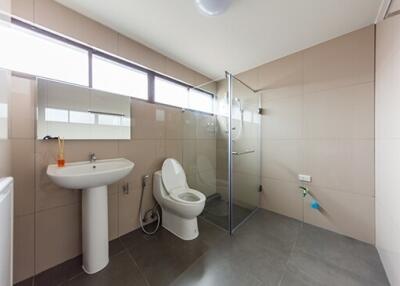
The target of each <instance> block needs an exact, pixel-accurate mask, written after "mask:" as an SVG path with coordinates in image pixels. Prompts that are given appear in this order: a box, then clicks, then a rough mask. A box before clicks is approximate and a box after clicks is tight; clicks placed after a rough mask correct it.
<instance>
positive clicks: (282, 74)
mask: <svg viewBox="0 0 400 286" xmlns="http://www.w3.org/2000/svg"><path fill="white" fill-rule="evenodd" d="M258 69H259V87H258V88H259V89H262V90H266V91H269V90H271V91H272V90H280V89H287V88H293V87H297V86H302V84H303V52H299V53H295V54H292V55H289V56H287V57H284V58H282V59H278V60H276V61H273V62H271V63H267V64H264V65H262V66H259V67H258Z"/></svg>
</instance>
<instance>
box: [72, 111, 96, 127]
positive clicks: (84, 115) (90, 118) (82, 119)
mask: <svg viewBox="0 0 400 286" xmlns="http://www.w3.org/2000/svg"><path fill="white" fill-rule="evenodd" d="M95 119H96V118H95V115H94V114H91V113H88V112H82V111H70V112H69V122H71V123H81V124H94V123H95Z"/></svg>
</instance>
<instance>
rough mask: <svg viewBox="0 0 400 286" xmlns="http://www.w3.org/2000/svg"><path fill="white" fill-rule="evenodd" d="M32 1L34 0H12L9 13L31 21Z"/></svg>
mask: <svg viewBox="0 0 400 286" xmlns="http://www.w3.org/2000/svg"><path fill="white" fill-rule="evenodd" d="M33 3H34V0H12V1H11V13H12V14H13V15H15V16H17V17H21V18H23V19H25V20H28V21H31V22H33Z"/></svg>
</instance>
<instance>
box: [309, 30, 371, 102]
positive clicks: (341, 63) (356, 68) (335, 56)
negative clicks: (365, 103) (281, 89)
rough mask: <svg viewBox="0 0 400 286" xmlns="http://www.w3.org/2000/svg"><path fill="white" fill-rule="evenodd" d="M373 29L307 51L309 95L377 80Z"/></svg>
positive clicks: (354, 33) (356, 32)
mask: <svg viewBox="0 0 400 286" xmlns="http://www.w3.org/2000/svg"><path fill="white" fill-rule="evenodd" d="M374 33H375V32H374V25H370V26H368V27H366V28H363V29H361V30H358V31H355V32H352V33H349V34H347V35H344V36H341V37H339V38H336V39H333V40H330V41H328V42H325V43H322V44H320V45H317V46H315V47H312V48H309V49H307V50H305V51H304V84H305V85H304V91H305V93H306V94H308V93H312V92H318V91H322V90H328V89H334V88H339V87H343V86H350V85H354V84H360V83H366V82H372V81H373V80H374V45H375V44H374V42H375V41H374Z"/></svg>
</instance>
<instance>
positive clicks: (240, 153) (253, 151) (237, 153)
mask: <svg viewBox="0 0 400 286" xmlns="http://www.w3.org/2000/svg"><path fill="white" fill-rule="evenodd" d="M255 152H256V150H246V151H243V152H235V151H233V152H232V155H235V156H239V155H245V154H250V153H255Z"/></svg>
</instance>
